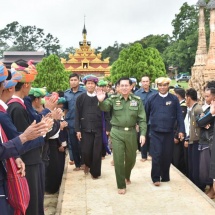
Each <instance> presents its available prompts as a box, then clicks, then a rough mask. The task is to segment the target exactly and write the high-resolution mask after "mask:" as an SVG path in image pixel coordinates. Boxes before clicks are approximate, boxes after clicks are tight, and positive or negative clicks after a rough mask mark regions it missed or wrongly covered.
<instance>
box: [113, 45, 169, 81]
mask: <svg viewBox="0 0 215 215" xmlns="http://www.w3.org/2000/svg"><path fill="white" fill-rule="evenodd" d="M143 75H147V76H149V77H150V78H151V80H152V81H154V80H155V78H157V77H159V76H166V70H165V65H164V63H163V60H162V58H161V56H160V53H159V52H158V50H157V49H155V48H151V47H149V48H146V49H143V47H142V45H141V44H140V43H135V44H133V45H130V46H129V47H127V48H125V49H123V50H122V51H121V52H120V54H119V58H118V59H117V60H116V61H115V62H114V63H113V65H112V68H111V81H112V82H113V83H115V82H116V81H117V80H118V79H119V78H121V77H135V78H136V79H137V80H140V79H141V77H142V76H143Z"/></svg>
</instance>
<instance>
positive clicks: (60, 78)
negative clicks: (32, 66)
mask: <svg viewBox="0 0 215 215" xmlns="http://www.w3.org/2000/svg"><path fill="white" fill-rule="evenodd" d="M36 68H37V71H38V75H37V78H36V80H35V81H34V83H33V87H46V88H47V91H48V92H53V91H64V90H66V89H67V88H68V87H69V75H70V72H67V71H66V70H65V69H64V66H63V64H62V63H61V62H60V59H59V57H58V56H57V55H50V56H48V57H46V58H43V60H42V61H41V62H40V63H38V64H37V66H36Z"/></svg>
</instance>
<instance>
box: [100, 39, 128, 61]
mask: <svg viewBox="0 0 215 215" xmlns="http://www.w3.org/2000/svg"><path fill="white" fill-rule="evenodd" d="M127 46H128V45H127V44H123V43H122V44H118V42H117V41H115V42H114V45H113V46H108V47H107V48H106V49H104V50H103V51H102V59H105V58H107V57H110V65H112V64H113V62H114V61H116V60H117V59H118V57H119V53H120V51H121V50H122V49H123V48H125V47H127Z"/></svg>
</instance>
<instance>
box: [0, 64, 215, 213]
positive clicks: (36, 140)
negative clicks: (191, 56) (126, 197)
mask: <svg viewBox="0 0 215 215" xmlns="http://www.w3.org/2000/svg"><path fill="white" fill-rule="evenodd" d="M36 75H37V71H36V68H35V66H34V65H33V63H32V62H31V61H29V62H28V63H26V62H23V61H17V62H15V63H13V64H12V65H11V70H10V71H8V70H7V69H6V68H5V66H4V65H2V64H1V65H0V124H1V127H0V130H1V133H2V132H4V133H5V134H6V136H7V138H8V140H9V141H7V142H4V141H3V140H2V138H1V144H0V160H1V162H0V204H1V209H2V210H3V212H4V214H9V215H10V214H14V210H16V209H15V208H12V207H11V206H10V205H9V204H8V201H7V172H6V169H5V161H6V160H7V159H8V158H11V157H14V158H15V161H16V164H17V167H18V168H19V172H20V174H21V175H22V176H25V177H26V179H27V182H28V186H29V191H30V202H29V205H28V208H27V211H26V214H31V215H34V214H35V215H38V214H39V215H43V214H44V205H43V202H44V193H45V191H46V192H48V193H55V192H57V191H58V190H59V187H60V184H61V179H62V174H63V170H64V163H65V149H66V147H67V146H68V151H69V157H70V164H74V165H75V168H74V169H73V170H74V171H80V170H83V172H84V174H85V175H88V174H91V177H92V179H93V180H96V179H98V178H100V176H101V166H102V159H104V158H105V156H106V153H109V154H110V153H111V151H112V152H113V162H114V168H115V175H116V182H117V188H118V193H119V194H125V193H126V186H127V185H129V184H131V171H132V169H133V167H134V165H135V162H136V151H137V149H138V148H139V150H140V151H141V161H142V162H145V161H146V160H147V159H151V160H152V168H151V179H152V182H153V184H154V185H155V186H160V185H161V183H164V182H168V181H170V174H169V169H170V165H171V163H172V164H173V165H175V166H176V167H177V168H178V169H179V170H180V171H181V172H182V173H184V174H185V175H186V176H187V177H188V178H189V179H190V180H191V181H192V182H193V183H194V184H196V186H198V187H199V188H200V189H201V190H203V191H205V188H206V186H209V189H207V195H208V196H209V197H210V198H214V197H215V192H214V179H215V147H213V136H214V116H215V82H214V81H211V82H209V83H208V84H207V86H206V88H205V98H204V100H205V104H204V105H203V106H202V105H200V104H199V102H198V98H197V92H196V90H195V89H192V88H191V89H188V90H186V91H185V90H184V89H182V88H179V87H177V88H174V89H171V90H170V82H171V80H170V79H169V78H166V77H159V78H157V79H156V85H157V89H152V88H151V87H150V78H149V77H148V76H143V77H142V79H141V88H140V89H137V88H136V86H135V83H136V79H134V78H128V77H124V78H121V79H119V80H118V82H117V83H116V84H115V88H114V89H112V88H111V87H109V86H108V83H107V82H106V81H103V80H100V81H99V79H98V78H97V77H96V76H94V75H87V76H85V77H84V78H83V79H82V82H83V83H84V85H85V87H83V86H80V85H79V84H80V77H79V75H78V74H75V73H73V74H71V75H70V76H69V83H70V88H69V89H68V90H66V91H65V92H59V93H55V92H53V93H52V94H49V95H47V92H46V90H45V89H44V88H33V87H32V82H33V81H34V79H35V78H36ZM110 141H111V143H112V150H110V148H109V142H110ZM205 192H206V191H205Z"/></svg>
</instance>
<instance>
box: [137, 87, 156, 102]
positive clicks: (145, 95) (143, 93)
mask: <svg viewBox="0 0 215 215" xmlns="http://www.w3.org/2000/svg"><path fill="white" fill-rule="evenodd" d="M157 92H158V91H157V90H154V89H151V88H150V89H149V91H148V92H146V91H144V89H143V88H141V89H139V90H137V91H136V92H135V93H134V94H135V95H136V96H139V97H140V98H141V100H142V102H143V105H145V104H146V102H147V100H148V99H149V97H150V96H152V95H154V94H155V93H157Z"/></svg>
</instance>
